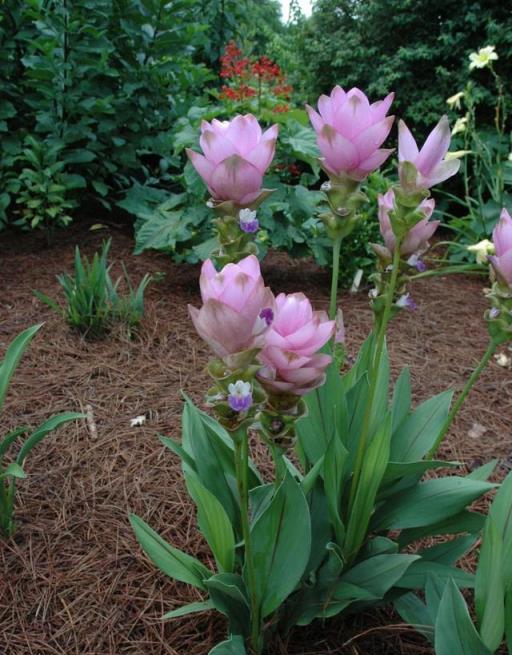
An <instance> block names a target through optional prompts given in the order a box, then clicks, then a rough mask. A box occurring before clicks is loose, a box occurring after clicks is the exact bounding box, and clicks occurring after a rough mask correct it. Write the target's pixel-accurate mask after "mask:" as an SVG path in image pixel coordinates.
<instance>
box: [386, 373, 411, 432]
mask: <svg viewBox="0 0 512 655" xmlns="http://www.w3.org/2000/svg"><path fill="white" fill-rule="evenodd" d="M411 402H412V394H411V374H410V371H409V367H408V366H406V367H405V368H403V369H402V371H401V373H400V375H399V376H398V380H397V381H396V384H395V388H394V390H393V399H392V401H391V412H392V414H393V427H392V430H393V432H396V430H397V429H398V427H400V425H401V423H402V421H403V420H404V419H405V418H406V416H407V415H408V414H409V411H410V409H411Z"/></svg>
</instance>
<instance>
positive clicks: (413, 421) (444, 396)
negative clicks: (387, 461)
mask: <svg viewBox="0 0 512 655" xmlns="http://www.w3.org/2000/svg"><path fill="white" fill-rule="evenodd" d="M452 396H453V391H451V390H450V391H444V392H443V393H440V394H439V395H437V396H433V397H432V398H429V399H428V400H426V401H425V402H424V403H422V404H421V405H420V406H419V407H418V408H417V409H416V410H415V411H414V412H413V413H412V414H410V415H409V416H408V417H407V418H405V419H403V420H402V422H401V423H400V425H399V427H398V429H397V430H396V432H395V433H394V434H393V437H392V439H391V460H392V461H393V462H414V461H416V460H420V459H421V458H422V457H423V456H424V455H425V454H426V453H428V452H429V450H430V448H431V447H432V446H433V445H434V443H435V441H436V439H437V437H438V435H439V432H440V431H441V429H442V427H443V425H444V423H445V421H446V418H447V416H448V412H449V410H450V403H451V400H452Z"/></svg>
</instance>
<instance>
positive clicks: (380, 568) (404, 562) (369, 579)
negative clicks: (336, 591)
mask: <svg viewBox="0 0 512 655" xmlns="http://www.w3.org/2000/svg"><path fill="white" fill-rule="evenodd" d="M417 559H419V558H418V556H417V555H403V554H401V553H397V554H393V555H376V556H375V557H370V558H369V559H366V560H364V561H363V562H359V563H358V564H356V565H355V566H353V567H352V568H351V569H349V570H348V571H347V573H345V574H343V575H342V576H341V579H340V582H339V584H338V585H337V588H338V587H341V588H342V587H343V585H344V584H345V583H346V582H349V583H350V584H353V585H355V586H357V587H362V588H363V589H366V591H368V592H369V593H371V594H373V595H374V596H375V597H377V598H383V596H384V594H386V592H387V591H388V590H389V589H391V587H393V586H395V585H396V584H397V583H398V582H399V581H400V579H401V578H402V576H403V575H404V574H405V573H406V571H407V569H408V568H409V567H410V566H411V564H413V562H415V561H416V560H417Z"/></svg>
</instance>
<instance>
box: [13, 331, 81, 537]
mask: <svg viewBox="0 0 512 655" xmlns="http://www.w3.org/2000/svg"><path fill="white" fill-rule="evenodd" d="M40 328H41V325H34V326H33V327H30V328H28V329H26V330H24V331H23V332H21V334H19V335H18V336H17V337H16V338H15V339H14V340H13V341H12V342H11V344H10V345H9V347H8V348H7V351H6V353H5V356H4V359H3V360H2V362H1V363H0V413H1V411H2V408H3V405H4V401H5V397H6V394H7V390H8V387H9V383H10V381H11V378H12V376H13V375H14V372H15V371H16V368H17V366H18V364H19V363H20V360H21V358H22V356H23V353H24V352H25V350H26V349H27V348H28V346H29V344H30V342H31V340H32V339H33V337H34V336H35V334H36V333H37V332H38V331H39V329H40ZM79 418H83V415H82V414H76V413H74V412H64V413H62V414H58V415H57V416H53V417H52V418H50V419H48V420H46V421H44V422H43V423H41V425H40V426H39V427H37V428H36V429H34V430H33V429H31V428H29V427H27V426H23V427H20V428H17V429H15V430H13V431H12V432H9V433H8V434H6V435H4V436H3V437H0V532H1V533H3V535H4V536H6V537H10V536H12V535H13V533H14V530H15V523H14V497H15V494H16V481H17V480H18V479H23V478H26V477H27V476H26V474H25V471H24V470H23V463H24V461H25V459H26V457H27V456H28V455H29V453H30V451H31V450H32V448H33V447H34V446H36V445H37V444H38V443H39V442H40V441H41V440H42V439H43V438H44V437H45V436H46V435H47V434H48V433H49V432H52V431H53V430H56V429H57V428H58V427H60V426H61V425H63V424H64V423H68V422H69V421H74V420H76V419H79ZM20 438H22V439H23V441H22V444H21V446H20V448H19V450H18V453H17V455H16V457H15V459H14V460H13V461H11V462H10V463H9V464H6V463H5V462H4V460H5V456H6V455H7V453H8V451H9V450H10V449H11V447H12V446H13V445H14V444H15V443H16V441H18V440H19V439H20Z"/></svg>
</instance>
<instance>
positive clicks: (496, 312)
mask: <svg viewBox="0 0 512 655" xmlns="http://www.w3.org/2000/svg"><path fill="white" fill-rule="evenodd" d="M499 315H500V310H499V309H498V308H497V307H492V308H491V311H490V312H489V316H490V318H498V316H499Z"/></svg>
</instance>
